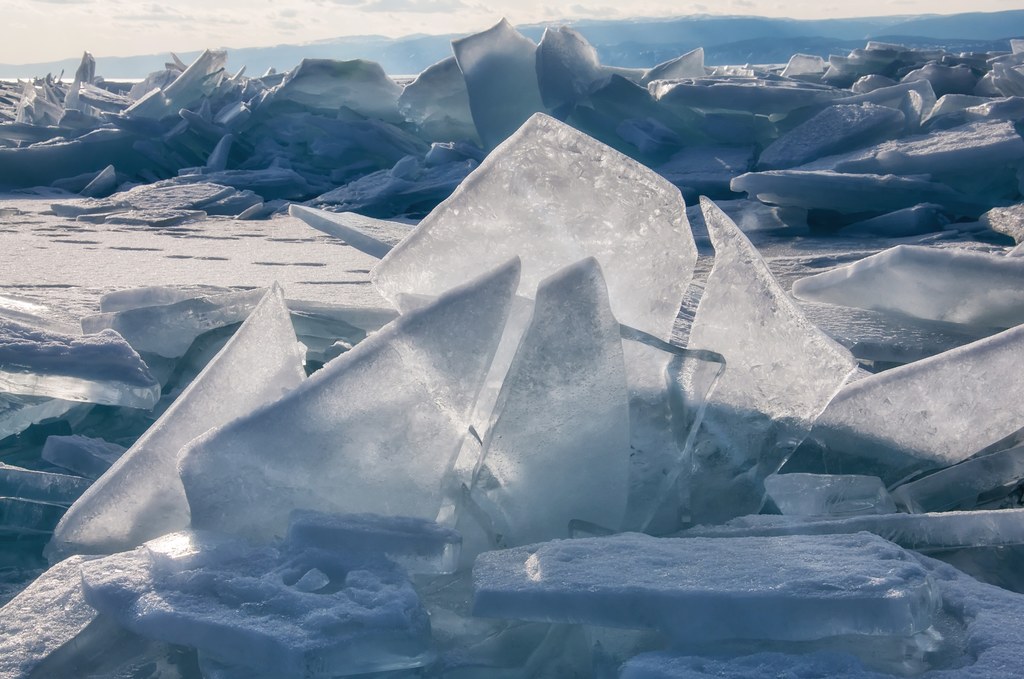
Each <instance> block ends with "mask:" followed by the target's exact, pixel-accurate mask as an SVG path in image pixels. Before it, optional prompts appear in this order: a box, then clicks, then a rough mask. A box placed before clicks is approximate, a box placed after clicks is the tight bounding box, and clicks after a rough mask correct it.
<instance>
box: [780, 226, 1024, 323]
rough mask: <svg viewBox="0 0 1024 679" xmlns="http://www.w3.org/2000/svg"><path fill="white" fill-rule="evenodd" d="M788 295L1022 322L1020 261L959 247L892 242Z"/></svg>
mask: <svg viewBox="0 0 1024 679" xmlns="http://www.w3.org/2000/svg"><path fill="white" fill-rule="evenodd" d="M793 294H794V295H795V296H797V297H799V298H800V299H805V300H808V301H812V302H827V303H829V304H840V305H843V306H848V307H859V308H862V309H874V310H877V311H885V312H891V313H892V312H894V313H899V314H906V315H907V316H914V317H916V318H925V319H929V320H935V321H947V322H950V323H963V324H966V325H976V326H980V327H993V328H1009V327H1011V326H1014V325H1017V324H1019V323H1024V261H1022V260H1020V259H1018V258H1016V257H1004V256H1003V255H1002V254H995V253H988V252H974V251H971V250H964V249H959V248H935V247H927V246H921V245H897V246H896V247H894V248H890V249H888V250H883V251H882V252H879V253H878V254H874V255H871V256H869V257H865V258H864V259H861V260H859V261H856V262H853V263H852V264H847V265H845V266H841V267H837V268H835V269H832V270H830V271H824V272H822V273H820V274H815V275H813V276H808V277H807V278H801V279H800V280H798V281H796V282H795V283H794V284H793Z"/></svg>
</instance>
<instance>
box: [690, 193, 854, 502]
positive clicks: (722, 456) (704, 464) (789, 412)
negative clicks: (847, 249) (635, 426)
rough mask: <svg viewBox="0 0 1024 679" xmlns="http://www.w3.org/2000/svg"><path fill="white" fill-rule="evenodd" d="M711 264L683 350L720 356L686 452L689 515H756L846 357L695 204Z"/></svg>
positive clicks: (737, 239)
mask: <svg viewBox="0 0 1024 679" xmlns="http://www.w3.org/2000/svg"><path fill="white" fill-rule="evenodd" d="M701 207H702V208H703V210H704V221H705V223H706V224H707V227H708V233H709V235H710V236H711V241H712V243H713V245H714V247H715V265H714V268H713V269H712V271H711V275H710V277H709V278H708V281H707V284H706V287H705V292H704V296H703V297H702V298H701V301H700V305H699V306H698V308H697V312H696V317H695V319H694V322H693V327H692V329H691V330H690V341H689V347H690V348H693V349H709V350H712V351H717V352H719V353H720V354H722V355H723V356H724V358H725V361H726V366H727V368H726V371H725V373H724V375H723V376H722V378H721V380H719V382H718V386H717V387H716V388H715V391H714V394H713V395H712V397H711V400H710V402H709V405H708V410H707V412H706V413H705V416H704V423H703V424H702V426H701V433H700V434H698V439H697V442H696V444H695V448H694V477H693V486H692V492H693V496H692V503H693V516H694V518H695V520H697V521H719V520H724V519H728V518H730V517H732V516H737V515H740V514H747V513H750V512H753V511H756V510H757V508H758V507H759V506H760V503H761V499H762V497H763V495H764V488H763V481H764V478H765V477H766V476H768V475H769V474H773V473H775V472H776V471H778V470H779V468H780V467H781V466H782V464H783V463H784V462H785V461H786V459H787V458H788V457H789V455H790V454H791V453H792V451H793V450H794V449H795V448H796V446H797V445H799V443H800V441H801V440H803V438H804V437H805V436H806V435H807V432H808V431H809V430H810V428H811V425H812V424H813V423H814V420H815V418H816V417H817V416H818V414H819V413H821V411H822V410H823V409H824V408H825V406H826V405H827V404H828V402H829V401H830V400H831V399H832V397H833V396H834V395H835V393H836V392H837V391H838V390H839V388H840V387H841V386H842V385H843V384H844V382H845V381H846V380H847V379H848V378H849V376H850V375H851V374H852V373H853V371H854V369H855V368H856V361H855V360H854V358H853V356H852V355H851V354H850V352H849V351H847V350H846V349H844V348H843V347H842V346H840V345H839V344H837V343H836V342H835V341H833V340H832V339H830V338H829V337H828V336H827V335H825V334H824V333H823V332H822V331H821V330H819V329H818V328H817V327H816V326H815V325H814V324H813V323H811V322H810V321H808V320H807V318H806V317H805V316H804V314H803V313H802V312H801V311H800V309H799V308H798V307H797V306H796V304H794V303H793V301H792V300H791V299H790V298H789V297H788V296H787V295H786V292H785V291H784V290H783V288H782V286H781V285H780V284H779V282H778V281H777V280H775V277H774V276H773V275H772V274H771V272H770V271H769V270H768V266H767V264H766V263H765V262H764V260H763V259H762V258H761V256H760V254H758V252H757V250H755V249H754V247H753V246H752V245H751V244H750V241H749V240H747V238H746V236H744V235H743V233H742V232H741V231H740V230H739V229H738V228H737V227H736V225H735V224H734V223H733V222H732V220H730V219H729V218H728V217H727V216H726V215H725V213H723V212H722V211H721V210H720V209H719V208H718V207H717V206H716V205H715V204H714V203H712V202H711V201H709V200H707V199H706V198H702V199H701Z"/></svg>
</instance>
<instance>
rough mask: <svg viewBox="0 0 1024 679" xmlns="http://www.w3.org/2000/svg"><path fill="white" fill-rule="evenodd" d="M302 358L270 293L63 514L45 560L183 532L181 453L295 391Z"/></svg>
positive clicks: (277, 293)
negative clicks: (206, 434)
mask: <svg viewBox="0 0 1024 679" xmlns="http://www.w3.org/2000/svg"><path fill="white" fill-rule="evenodd" d="M303 355H304V350H303V349H302V346H301V345H300V344H299V343H298V342H297V341H296V340H295V332H294V331H293V330H292V324H291V319H290V318H289V316H288V309H287V308H286V307H285V305H284V294H283V292H282V291H281V289H280V288H279V287H277V286H276V285H275V286H274V287H272V288H271V289H270V290H269V291H268V292H267V293H266V295H265V296H264V298H263V300H262V301H261V302H260V303H259V304H258V305H257V306H256V308H255V309H254V310H253V312H252V314H250V316H249V318H248V319H247V320H246V321H245V323H243V324H242V327H240V328H239V329H238V331H237V332H236V333H235V334H234V336H233V337H232V338H231V339H230V340H229V341H228V343H227V344H226V345H225V346H224V348H223V349H222V350H221V351H220V353H218V354H217V356H216V357H214V359H213V360H212V361H210V363H209V364H208V365H207V366H206V367H205V368H204V369H203V371H202V372H201V373H200V374H199V376H198V377H196V379H195V380H194V381H193V382H192V384H190V385H189V386H188V388H187V389H185V391H184V392H182V394H181V395H180V396H179V397H178V398H177V400H175V402H174V403H173V404H172V405H171V407H170V408H168V409H167V411H166V412H165V413H164V414H163V415H162V416H161V417H160V419H159V420H157V421H156V422H155V423H153V425H152V426H151V427H150V428H149V429H148V430H147V431H146V433H145V434H143V435H142V437H141V438H140V439H139V440H138V441H136V443H135V445H133V446H132V447H131V449H129V450H128V452H126V453H125V454H124V455H123V456H122V457H121V458H120V459H119V460H118V461H117V462H116V463H115V464H114V466H113V467H111V468H110V469H109V470H108V471H107V472H106V473H105V474H104V475H103V476H102V477H100V479H99V480H98V481H96V483H95V484H93V486H92V487H91V488H90V489H89V491H88V492H87V493H86V494H84V495H83V496H82V497H81V498H80V499H79V500H78V502H76V503H75V504H74V505H73V506H72V507H71V509H70V510H69V511H68V513H67V514H66V515H65V517H64V519H63V520H62V521H61V523H60V525H59V526H58V527H57V530H56V531H55V534H54V538H53V541H52V542H51V543H50V544H49V545H48V546H47V556H48V557H49V558H50V559H51V560H52V559H54V558H58V557H60V556H62V555H67V554H71V553H75V552H81V553H107V554H109V553H111V552H114V551H118V550H120V549H130V548H131V547H135V546H136V545H138V544H140V543H142V542H143V541H144V540H148V539H150V538H154V537H156V536H158V535H162V534H164V533H167V532H169V531H172V530H178V529H181V528H184V527H186V526H188V523H189V507H188V502H187V501H186V498H185V493H184V490H183V489H182V484H181V480H180V479H179V477H178V474H177V464H178V453H179V450H180V449H181V447H182V446H184V445H185V444H186V443H188V442H189V441H191V440H192V439H194V438H196V437H197V436H199V435H200V434H202V433H203V432H205V431H207V430H209V429H211V428H213V427H219V426H222V425H223V424H225V423H226V422H228V421H230V420H233V419H234V418H236V417H240V416H242V415H244V414H246V413H249V412H250V411H252V410H253V409H254V408H256V407H257V406H260V405H263V404H264V403H269V402H270V401H273V400H275V399H277V398H279V397H280V396H281V395H282V394H284V393H285V392H287V391H288V390H290V389H293V388H294V387H296V386H298V385H299V384H300V383H301V382H302V380H303V378H304V377H305V372H304V370H303V368H302V360H303ZM238 481H239V479H235V480H234V481H232V482H231V483H232V484H237V482H238Z"/></svg>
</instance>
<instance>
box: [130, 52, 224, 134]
mask: <svg viewBox="0 0 1024 679" xmlns="http://www.w3.org/2000/svg"><path fill="white" fill-rule="evenodd" d="M227 57H228V54H227V52H225V51H223V50H214V51H211V50H206V51H205V52H203V53H202V54H201V55H199V57H197V58H196V60H195V61H194V62H192V64H191V65H190V66H189V67H188V68H187V69H185V71H184V72H182V73H181V75H179V76H178V77H177V78H175V79H174V81H173V82H172V83H171V84H169V85H167V86H166V87H164V88H163V90H160V89H159V88H158V89H155V90H151V91H150V92H149V93H148V95H147V96H144V97H143V98H141V99H139V100H138V101H136V102H135V103H134V104H132V105H131V106H129V107H128V108H127V109H125V111H124V114H125V115H126V116H128V117H132V118H153V119H158V120H159V119H162V118H167V117H170V116H174V115H177V114H178V111H180V110H181V109H183V108H192V107H194V106H195V105H197V104H198V103H199V102H200V101H201V100H202V99H203V97H206V96H208V95H209V94H211V93H212V92H213V91H214V90H215V89H216V88H217V86H218V85H219V84H220V81H221V79H222V78H223V77H224V64H225V63H226V61H227Z"/></svg>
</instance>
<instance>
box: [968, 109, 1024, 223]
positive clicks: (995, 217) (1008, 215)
mask: <svg viewBox="0 0 1024 679" xmlns="http://www.w3.org/2000/svg"><path fill="white" fill-rule="evenodd" d="M1022 101H1024V100H1022ZM979 221H980V222H981V223H982V224H984V225H985V226H987V227H988V228H990V229H992V230H993V231H998V232H999V233H1005V234H1006V235H1007V236H1009V237H1010V238H1012V239H1013V240H1014V241H1016V242H1017V243H1020V242H1022V241H1024V203H1017V204H1016V205H1011V206H1010V207H996V208H992V209H991V210H989V211H988V212H986V213H985V214H983V215H982V216H981V219H980V220H979Z"/></svg>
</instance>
